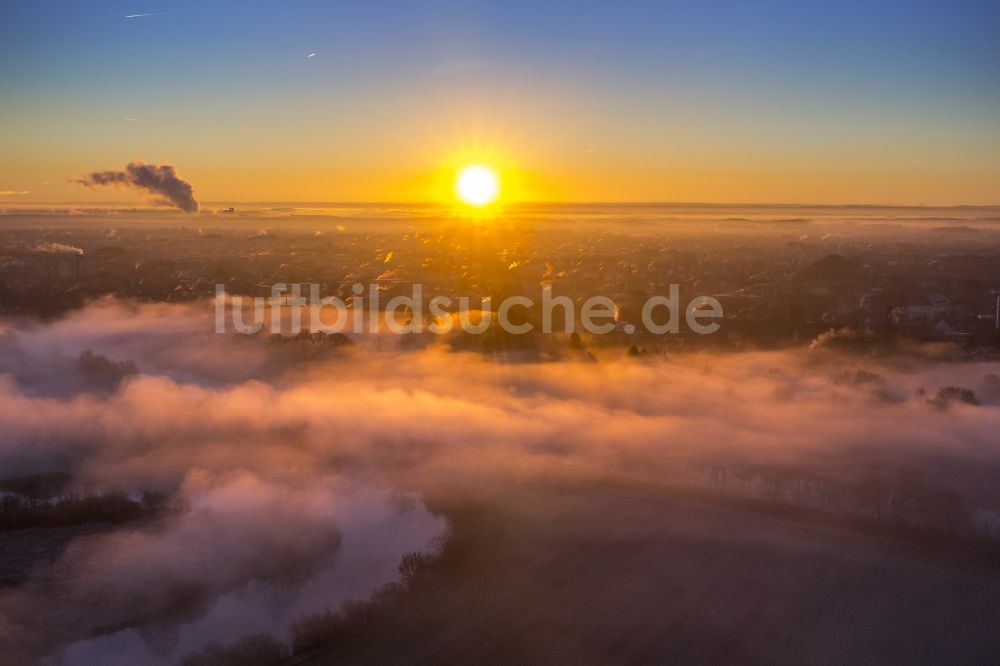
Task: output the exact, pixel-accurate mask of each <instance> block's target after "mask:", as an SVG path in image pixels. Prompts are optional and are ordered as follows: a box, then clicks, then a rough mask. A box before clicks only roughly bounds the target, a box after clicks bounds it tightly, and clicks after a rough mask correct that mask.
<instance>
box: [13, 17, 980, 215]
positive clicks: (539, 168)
mask: <svg viewBox="0 0 1000 666" xmlns="http://www.w3.org/2000/svg"><path fill="white" fill-rule="evenodd" d="M175 4H176V7H175V8H174V9H173V10H172V11H171V12H169V13H163V14H155V15H149V16H145V17H143V18H138V19H125V18H124V17H125V16H126V15H127V14H128V13H129V10H128V8H125V6H124V5H122V6H121V8H120V11H119V9H118V5H117V4H116V3H108V4H107V5H102V7H101V9H100V11H97V10H95V9H94V8H93V7H91V6H88V5H85V4H80V3H73V2H64V3H62V4H61V8H60V9H58V10H54V9H53V8H50V7H45V8H43V7H39V6H37V5H36V3H20V4H16V5H15V6H14V7H12V9H11V11H10V12H9V16H7V17H6V18H5V20H4V21H3V25H2V26H0V58H2V62H3V63H4V65H5V67H3V68H0V86H2V89H3V90H4V94H3V95H2V97H0V119H2V122H0V145H2V147H3V150H2V151H0V192H2V193H3V194H0V205H10V204H16V203H17V202H57V201H94V202H96V201H108V200H135V201H140V200H141V197H140V196H139V195H136V194H133V193H128V192H118V191H113V190H112V191H107V190H98V191H91V190H87V189H85V188H82V187H80V186H79V185H77V184H74V183H72V182H70V181H69V179H71V178H73V177H75V176H79V175H80V174H82V173H86V172H89V171H93V170H99V169H111V168H121V166H122V165H124V164H125V163H127V162H128V161H130V160H132V159H141V160H145V161H148V162H153V163H171V164H174V165H175V166H176V167H177V169H178V171H179V173H180V174H181V175H182V177H183V178H184V179H186V180H188V181H189V182H191V183H192V184H193V185H194V187H195V192H196V194H197V197H198V199H200V200H201V201H207V202H211V201H233V202H238V201H324V202H328V201H385V202H440V201H444V200H447V199H449V198H450V197H452V196H453V181H454V176H455V173H456V171H457V170H458V169H459V168H460V167H461V166H462V165H463V164H466V163H470V162H473V163H484V164H489V165H490V166H491V167H493V168H494V169H496V170H497V171H498V172H500V173H501V175H502V178H503V192H504V199H505V200H508V201H705V202H747V203H756V202H811V203H835V204H836V203H904V204H995V203H998V202H1000V186H998V183H1000V88H998V86H997V84H996V82H997V81H1000V46H998V45H997V41H996V40H995V39H994V35H993V34H992V33H991V32H990V30H989V29H988V26H989V25H995V24H996V22H995V20H994V19H997V18H998V15H1000V10H998V9H997V7H996V6H992V5H988V4H983V3H975V2H971V0H970V2H968V3H963V2H959V3H957V4H956V3H945V2H943V1H942V2H939V3H936V2H932V3H922V10H921V11H920V12H917V11H912V7H911V6H909V5H906V4H905V3H903V4H902V5H900V6H899V7H895V4H897V3H894V2H889V3H886V6H885V7H883V6H881V5H880V6H879V7H877V8H872V7H871V6H870V4H868V5H864V4H861V3H857V2H844V3H837V4H836V5H834V4H832V3H831V4H830V6H825V5H824V6H822V7H820V6H819V5H810V4H809V3H805V5H802V3H787V2H778V1H772V0H769V1H767V2H764V3H763V4H762V5H760V6H758V5H756V4H755V5H754V7H753V8H752V9H751V8H749V7H748V6H747V3H738V2H723V3H721V5H719V6H718V7H714V8H713V9H712V10H711V11H709V9H708V8H700V7H696V6H692V4H691V3H679V2H658V3H645V2H637V3H635V4H634V5H630V6H629V7H627V8H614V7H612V6H610V5H607V4H605V3H590V2H579V3H568V4H567V3H560V2H554V3H552V4H551V5H548V4H547V5H546V6H545V7H544V8H538V7H537V6H536V5H533V4H531V3H526V2H512V3H506V4H505V5H504V8H503V11H500V9H499V8H498V7H496V6H492V5H488V4H484V3H476V2H468V3H455V2H445V1H443V0H442V1H438V2H432V3H426V4H421V6H416V5H417V4H420V3H384V4H383V3H378V6H371V5H370V4H369V3H364V4H356V5H349V6H345V7H339V6H338V7H331V6H329V5H328V4H326V3H305V4H304V5H303V6H302V7H296V8H295V11H291V10H284V9H283V8H280V7H273V6H271V5H260V6H257V5H256V4H250V5H246V4H244V3H240V4H234V5H232V6H227V3H222V2H220V3H212V4H211V6H204V3H193V2H179V3H175ZM890 5H892V6H890ZM959 5H961V6H959ZM904 9H906V11H903V10H904ZM310 54H314V55H312V56H311V57H310Z"/></svg>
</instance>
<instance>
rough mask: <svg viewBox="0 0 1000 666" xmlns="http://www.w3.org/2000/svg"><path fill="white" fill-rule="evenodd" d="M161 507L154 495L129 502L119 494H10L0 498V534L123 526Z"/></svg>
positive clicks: (156, 496) (159, 498)
mask: <svg viewBox="0 0 1000 666" xmlns="http://www.w3.org/2000/svg"><path fill="white" fill-rule="evenodd" d="M164 504H165V497H164V496H162V495H159V494H157V493H145V494H144V495H143V496H142V498H141V499H139V500H132V499H130V498H129V497H127V496H126V495H124V494H122V493H102V494H93V495H70V496H65V497H57V498H49V499H36V498H32V497H28V496H24V495H14V494H11V495H6V496H4V497H3V498H0V531H2V530H22V529H29V528H35V527H75V526H77V525H86V524H89V523H110V524H114V523H124V522H128V521H131V520H138V519H140V518H144V517H147V516H149V515H151V514H153V513H154V512H156V511H158V510H159V509H161V508H162V507H163V505H164Z"/></svg>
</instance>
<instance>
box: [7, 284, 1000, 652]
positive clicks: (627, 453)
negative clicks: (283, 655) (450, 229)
mask: <svg viewBox="0 0 1000 666" xmlns="http://www.w3.org/2000/svg"><path fill="white" fill-rule="evenodd" d="M212 331H213V321H212V311H211V307H210V305H208V304H201V303H198V304H189V305H133V304H124V303H119V302H115V301H107V302H101V303H98V304H94V305H92V306H90V307H88V308H86V309H84V310H80V311H77V312H74V313H72V314H70V315H69V316H67V317H65V318H63V319H60V320H57V321H53V322H51V323H44V324H41V323H26V322H13V321H8V322H4V323H2V324H0V373H2V374H0V433H2V434H0V483H4V484H5V485H3V486H2V488H0V492H3V493H4V494H5V499H4V500H3V501H4V504H3V514H2V515H0V518H2V519H3V521H6V522H3V521H0V526H2V531H0V541H2V539H4V538H7V537H8V536H9V535H10V534H13V533H14V532H15V531H22V530H25V529H29V528H31V527H33V526H32V524H31V521H32V520H37V521H40V522H38V523H37V526H35V527H34V528H35V529H36V530H40V531H44V530H52V529H66V528H68V526H69V525H70V524H71V523H72V522H73V521H72V520H70V519H68V518H64V517H61V516H60V515H59V513H58V510H57V509H58V507H59V506H62V504H61V503H62V502H66V501H69V500H67V499H66V498H73V497H76V498H80V497H93V496H100V497H107V496H109V495H110V494H116V496H118V497H121V498H124V499H123V500H122V502H124V503H125V504H123V505H122V504H121V502H119V504H117V505H115V506H119V505H120V506H124V507H125V510H124V513H121V510H119V509H120V506H119V509H116V511H119V513H116V514H114V515H116V516H118V517H119V518H120V520H115V521H108V522H113V523H114V524H115V525H116V526H115V527H114V528H113V529H108V530H101V531H99V532H96V533H87V534H84V535H82V536H80V537H79V538H74V539H70V540H69V541H68V544H65V545H64V546H60V547H59V548H56V549H55V550H54V551H51V552H49V553H48V555H47V557H48V559H49V560H51V563H50V564H44V563H43V564H42V565H40V566H37V567H36V568H34V569H33V570H31V571H30V572H24V575H23V577H22V579H20V580H19V581H18V583H17V584H16V585H12V586H11V587H8V588H7V589H5V590H3V591H0V609H2V611H3V612H2V617H3V618H4V619H3V620H2V624H0V642H2V643H3V644H4V645H5V646H9V647H8V649H9V650H12V651H20V652H11V654H27V655H35V654H38V652H39V651H42V652H45V651H50V650H53V649H54V648H58V649H56V650H55V651H54V652H53V654H54V655H55V657H56V658H57V659H62V660H64V661H65V662H66V663H87V662H93V661H95V660H96V661H101V662H102V663H111V662H110V661H109V660H110V658H111V656H112V655H114V656H116V657H118V658H120V659H122V660H123V661H121V663H135V662H136V661H150V660H155V659H161V660H164V661H165V662H170V661H176V660H177V659H178V658H180V657H182V656H184V655H185V654H188V653H189V652H192V651H196V650H200V649H202V648H204V647H205V646H206V645H208V644H209V643H212V642H222V643H226V642H231V641H234V640H237V639H239V638H240V637H241V636H242V635H246V634H253V633H260V632H265V631H266V632H269V633H272V634H274V635H275V636H277V637H278V638H279V639H280V640H287V638H288V636H287V632H288V630H289V627H290V626H291V625H292V623H294V622H295V621H296V619H297V618H298V617H300V616H302V615H303V614H307V613H314V612H316V611H320V610H323V609H324V608H330V609H336V608H337V607H338V606H339V604H341V603H342V602H343V601H345V600H347V599H350V598H365V597H367V596H368V595H369V594H371V592H372V591H373V590H374V589H376V588H378V587H379V586H381V585H383V584H385V583H387V582H390V581H392V580H393V579H395V577H396V576H397V565H398V564H399V562H400V559H401V558H402V556H403V555H404V554H405V553H408V552H413V551H421V550H428V549H429V548H430V547H431V544H432V542H433V541H434V539H435V538H436V537H439V536H440V535H442V534H443V533H444V532H445V529H446V522H445V519H444V518H443V517H440V516H434V515H432V514H430V513H428V511H427V510H426V509H425V508H424V507H423V505H422V504H421V502H420V497H421V494H425V495H426V494H434V495H435V496H437V497H449V496H450V497H454V498H456V499H461V498H463V497H468V498H476V497H479V496H490V493H489V492H488V489H490V488H495V487H499V486H501V485H503V486H504V487H506V486H507V484H509V482H510V481H511V480H514V481H530V482H532V483H533V484H535V485H537V484H539V483H540V484H542V485H544V484H545V483H546V482H557V481H565V480H574V481H581V480H582V481H587V480H589V479H594V480H597V479H605V480H615V481H623V482H628V481H642V482H644V483H649V482H654V483H657V484H663V485H665V486H675V487H676V486H695V487H699V488H703V489H707V490H711V491H713V492H719V493H725V494H734V495H746V496H752V497H761V498H766V499H773V500H777V501H780V502H787V503H792V504H798V505H803V506H808V507H811V508H816V509H821V510H824V511H834V512H838V513H847V514H851V515H855V516H862V517H865V518H869V519H872V520H874V521H880V522H885V523H886V524H892V525H903V526H907V527H912V528H918V529H930V530H936V531H942V532H949V533H954V534H956V535H961V536H975V537H976V538H983V537H996V536H998V529H1000V527H998V526H1000V524H998V522H997V518H996V516H997V515H998V514H997V511H998V510H1000V491H997V490H996V488H995V483H994V481H995V479H996V475H997V472H998V471H1000V455H998V454H1000V451H998V448H1000V442H998V440H997V439H996V437H995V435H994V434H993V433H995V432H996V431H997V429H998V428H1000V408H998V404H1000V380H998V379H997V375H1000V364H998V363H996V362H977V363H972V362H968V361H962V362H959V361H955V360H952V359H951V358H950V357H949V356H948V354H947V353H946V351H945V350H942V349H938V348H933V347H921V348H914V349H910V350H906V351H900V352H899V353H896V354H892V355H887V356H884V357H878V358H876V357H871V356H859V355H850V354H845V353H842V352H837V351H834V350H831V349H827V348H823V347H822V346H817V347H816V348H813V349H809V350H807V349H800V350H795V351H784V352H760V353H753V352H745V353H739V354H703V353H700V354H687V355H676V356H672V357H669V358H668V357H650V356H642V357H638V358H630V357H626V356H624V355H622V354H619V353H612V352H601V351H599V350H596V351H595V353H594V355H593V357H594V358H595V359H596V361H595V360H589V359H588V360H582V359H576V358H574V356H573V355H570V354H568V355H567V356H566V358H565V360H562V361H559V362H548V363H517V364H510V363H503V362H498V361H497V359H496V358H492V359H491V358H484V357H482V356H479V355H475V354H469V353H454V352H449V351H447V349H446V348H445V346H444V345H439V346H431V347H429V348H426V349H422V350H416V351H401V350H397V349H395V342H396V341H395V340H393V339H392V338H391V337H386V338H385V339H382V340H380V341H379V342H378V344H375V343H374V342H373V343H372V344H368V343H367V342H366V341H365V340H360V341H359V344H356V345H353V346H350V347H345V348H340V347H338V348H336V349H333V348H331V349H329V350H321V351H323V353H316V350H314V349H311V348H307V347H309V346H310V345H313V344H314V342H311V341H307V340H302V341H299V342H295V343H294V344H275V343H274V342H273V341H269V340H268V339H267V338H266V336H259V337H246V336H237V335H229V336H224V335H218V334H215V333H213V332H212ZM53 472H59V473H61V474H60V475H56V476H54V477H53V476H51V474H52V473H53ZM46 474H49V475H50V476H48V477H46V476H38V475H46ZM46 478H49V479H52V478H55V479H58V483H55V485H54V486H53V487H49V488H41V489H40V488H39V487H38V486H39V484H41V485H42V486H44V485H45V484H44V483H42V481H39V479H43V480H44V479H46ZM25 479H27V481H26V480H25ZM31 479H35V481H34V482H32V481H31ZM5 480H6V481H5ZM501 482H502V483H501ZM32 483H35V485H34V486H32ZM25 484H27V485H25ZM32 493H34V496H33V497H28V495H31V494H32ZM26 498H27V499H26ZM29 500H30V501H29ZM39 503H47V505H49V506H50V507H54V508H51V509H44V510H39V509H38V507H37V506H36V505H38V504H39ZM133 505H134V506H133ZM65 506H66V507H71V506H72V507H73V510H74V511H81V512H82V513H78V514H74V515H80V516H83V518H81V522H86V520H89V518H88V517H91V518H92V517H93V516H94V515H95V514H94V513H93V512H94V511H98V514H99V515H104V514H100V511H104V510H105V509H106V507H104V508H102V507H98V508H97V509H95V508H94V507H92V506H91V507H90V508H89V509H87V511H91V513H87V512H86V511H84V510H83V509H80V508H79V507H78V506H77V505H70V504H67V505H65ZM109 511H110V510H109ZM19 512H21V513H19ZM25 512H27V513H25ZM66 512H68V508H67V511H66ZM38 516H42V518H39V517H38ZM85 519H86V520H85ZM18 521H20V522H18ZM45 521H49V522H45ZM60 521H62V522H60ZM15 527H16V528H17V529H16V530H15ZM42 559H43V560H44V559H45V558H42Z"/></svg>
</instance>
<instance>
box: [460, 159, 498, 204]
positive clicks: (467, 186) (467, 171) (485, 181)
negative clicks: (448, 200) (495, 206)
mask: <svg viewBox="0 0 1000 666" xmlns="http://www.w3.org/2000/svg"><path fill="white" fill-rule="evenodd" d="M455 192H456V193H457V194H458V198H459V199H461V200H462V201H464V202H465V203H467V204H469V205H470V206H486V205H489V204H491V203H493V202H494V201H495V200H496V198H497V195H498V194H500V178H498V177H497V174H496V172H495V171H493V169H491V168H489V167H486V166H481V165H478V164H474V165H471V166H467V167H465V168H464V169H462V170H461V171H460V172H459V174H458V178H457V179H456V180H455Z"/></svg>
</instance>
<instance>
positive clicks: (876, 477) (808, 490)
mask: <svg viewBox="0 0 1000 666" xmlns="http://www.w3.org/2000/svg"><path fill="white" fill-rule="evenodd" d="M708 482H709V485H710V486H712V487H713V488H715V489H717V490H721V491H724V492H727V493H734V494H737V495H742V496H745V497H753V498H757V499H762V500H768V501H771V502H778V503H782V504H788V505H791V506H795V507H803V508H808V509H818V510H821V511H825V512H829V513H835V514H840V515H844V516H850V517H855V518H861V519H863V520H865V521H869V522H875V523H879V524H884V525H887V526H891V527H894V528H899V529H904V530H907V531H919V532H927V533H937V534H942V535H949V536H953V537H960V538H996V537H997V535H996V534H995V533H994V532H993V529H992V527H991V526H988V525H980V524H978V523H977V521H976V515H975V512H974V510H973V509H972V507H970V506H969V505H968V503H967V502H966V501H965V500H964V499H963V498H962V496H961V495H960V494H959V493H958V492H956V491H955V490H953V489H951V488H948V487H945V486H942V485H940V484H939V483H932V482H930V481H928V480H927V479H925V478H924V477H923V476H922V475H921V474H919V473H917V472H916V471H915V470H913V469H911V468H908V467H905V466H904V467H899V468H887V467H883V466H875V465H873V466H871V467H869V468H868V469H867V471H866V472H864V473H863V474H862V475H861V476H860V477H859V478H857V479H856V480H855V481H838V480H835V479H829V478H822V477H812V476H806V475H800V474H795V473H793V472H788V471H785V470H773V469H757V470H753V471H747V470H732V469H728V468H727V467H726V466H723V465H714V466H712V467H710V468H709V470H708Z"/></svg>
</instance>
